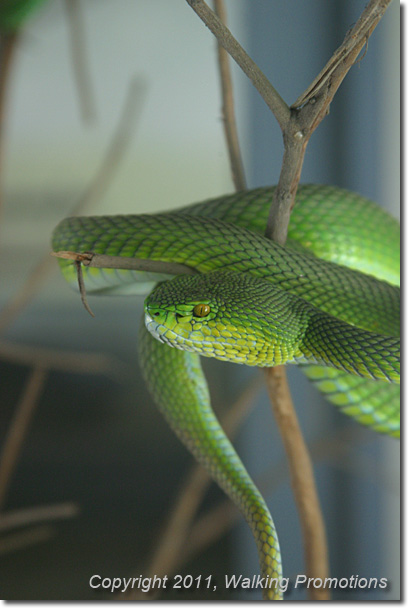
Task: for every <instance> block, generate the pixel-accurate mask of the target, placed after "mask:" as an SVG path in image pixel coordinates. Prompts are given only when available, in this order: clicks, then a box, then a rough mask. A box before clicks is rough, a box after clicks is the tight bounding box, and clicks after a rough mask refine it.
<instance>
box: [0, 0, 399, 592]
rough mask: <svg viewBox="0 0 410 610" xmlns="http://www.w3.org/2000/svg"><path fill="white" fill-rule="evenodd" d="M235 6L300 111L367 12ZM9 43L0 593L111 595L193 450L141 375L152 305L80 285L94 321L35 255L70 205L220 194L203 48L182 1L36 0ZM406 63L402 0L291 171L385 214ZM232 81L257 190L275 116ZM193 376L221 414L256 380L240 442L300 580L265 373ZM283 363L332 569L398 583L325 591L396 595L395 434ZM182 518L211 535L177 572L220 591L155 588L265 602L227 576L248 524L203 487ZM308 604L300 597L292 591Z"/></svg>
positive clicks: (245, 2) (237, 29)
mask: <svg viewBox="0 0 410 610" xmlns="http://www.w3.org/2000/svg"><path fill="white" fill-rule="evenodd" d="M226 5H227V10H228V19H229V26H230V29H231V31H232V32H233V34H234V35H235V36H236V37H237V38H238V40H239V41H240V42H241V44H242V45H243V46H244V47H245V49H246V50H247V51H248V52H249V54H250V55H251V57H252V58H253V59H254V60H255V61H256V62H257V63H258V65H259V66H260V68H261V69H262V70H263V71H264V72H265V74H266V75H267V76H268V77H269V78H270V79H271V80H272V82H273V84H274V86H275V88H276V89H277V90H278V91H279V92H280V94H281V95H282V97H283V98H284V99H285V101H286V102H288V103H292V102H293V101H294V100H295V99H296V98H297V97H298V96H299V95H300V93H301V92H302V91H304V89H305V88H306V87H307V86H308V85H309V83H310V82H311V81H312V80H313V78H314V77H315V76H316V75H317V73H318V72H319V71H320V70H321V68H322V67H323V65H324V64H325V63H326V61H327V60H328V58H329V57H330V55H331V54H332V52H333V51H334V50H335V48H336V47H337V46H338V45H339V44H340V43H341V42H342V40H343V38H344V35H345V33H346V31H347V30H348V29H349V27H351V26H352V25H353V24H354V22H355V21H356V19H357V18H358V17H359V15H360V13H361V11H362V10H363V8H364V5H365V2H364V1H362V0H333V2H327V1H326V0H308V1H305V2H301V1H300V0H276V1H275V2H273V1H271V0H253V1H252V2H251V1H250V0H235V1H233V0H227V2H226ZM11 48H12V60H11V62H10V70H9V78H8V80H7V86H6V96H5V103H4V104H3V105H1V106H3V113H4V119H3V131H4V133H3V137H2V139H1V146H2V151H1V167H0V189H1V195H0V196H1V203H2V206H1V211H0V218H1V223H0V252H1V259H0V260H1V263H0V269H1V293H0V305H1V311H0V332H1V336H0V378H1V384H0V404H1V406H2V408H1V414H0V426H1V429H0V432H1V442H2V447H3V452H4V451H5V449H4V447H6V449H7V456H6V457H7V463H6V464H4V463H3V466H2V467H1V468H0V473H1V474H0V510H1V511H2V512H1V516H0V529H1V532H0V533H1V538H0V561H1V570H0V593H1V597H2V598H4V599H26V600H28V599H32V600H36V599H58V600H72V599H88V600H92V599H101V598H109V597H110V595H109V593H107V592H104V591H102V590H101V589H97V590H93V589H91V588H90V587H89V579H90V577H91V576H92V575H93V574H101V575H102V576H109V577H113V576H120V577H129V576H134V575H137V576H139V575H140V574H144V575H145V574H148V573H149V569H150V566H152V565H153V564H152V560H153V557H154V552H155V549H156V548H157V547H158V542H159V540H160V537H161V534H162V532H163V530H164V527H165V525H166V523H167V520H168V518H169V515H170V513H171V509H172V506H173V504H174V502H175V501H176V499H177V496H178V494H179V493H180V491H181V489H182V488H183V487H184V485H185V484H186V483H185V482H186V477H187V476H188V473H189V472H190V469H191V467H192V465H193V460H192V459H191V457H190V456H189V455H188V453H187V451H186V450H185V449H184V447H183V446H182V445H181V444H180V443H179V441H178V440H177V439H176V438H175V437H174V435H173V433H172V432H171V431H170V430H169V429H168V426H167V424H166V423H165V422H164V421H163V419H162V417H161V415H160V414H159V413H158V412H157V410H156V408H155V405H154V404H153V402H152V401H151V399H150V397H149V396H148V394H147V390H146V388H145V386H144V383H143V381H142V379H141V375H140V373H139V370H138V364H137V357H136V345H137V341H138V337H137V329H138V324H139V319H140V314H141V310H142V305H143V297H128V298H124V297H121V298H113V297H105V298H104V297H98V298H95V297H91V296H90V297H89V302H90V305H91V307H92V309H93V311H94V313H95V318H94V319H92V318H91V317H90V316H89V315H88V313H87V312H86V311H85V310H84V308H83V307H82V305H81V302H80V299H79V296H78V295H77V294H76V293H74V292H72V291H70V289H69V288H68V286H67V285H66V283H65V282H64V280H63V279H62V277H60V275H59V274H58V272H57V263H56V262H55V261H54V260H52V259H51V258H50V257H48V252H49V251H50V245H49V244H50V235H51V232H52V229H53V228H54V226H55V225H56V224H57V223H58V222H59V221H60V220H61V219H62V218H64V217H65V216H67V215H70V214H71V213H73V210H74V211H75V212H76V213H92V214H109V213H125V214H126V213H141V212H154V211H159V210H169V209H172V208H176V207H179V206H181V205H183V204H188V203H191V202H196V201H200V200H202V199H206V198H209V197H213V196H218V195H222V194H225V193H228V192H231V191H232V190H233V185H232V182H231V178H230V169H229V161H228V157H227V152H226V147H225V142H224V138H223V130H222V121H221V101H220V91H219V77H218V72H217V64H216V43H215V40H214V38H213V36H212V35H211V34H210V32H209V31H208V30H207V29H206V28H205V27H204V25H203V24H202V22H200V20H199V19H198V17H197V16H196V15H195V14H194V13H193V11H192V10H191V8H190V7H189V6H188V5H187V4H186V2H184V1H182V0H154V1H152V0H117V2H113V1H110V0H77V1H72V0H71V2H70V1H69V0H67V1H63V0H48V1H44V2H43V3H39V4H38V7H36V10H33V12H32V14H30V15H29V16H28V17H27V19H26V20H25V21H24V24H23V27H22V28H21V31H20V32H19V35H18V37H17V40H16V41H15V43H14V44H11ZM399 53H400V4H399V1H398V0H393V2H392V3H391V5H390V7H389V8H388V10H387V13H386V15H385V17H384V18H383V19H382V21H381V23H380V24H379V25H378V27H377V28H376V30H375V32H374V34H373V35H372V36H371V38H370V40H369V45H368V49H367V53H366V55H365V56H364V58H363V59H362V61H360V62H358V63H357V64H356V65H355V66H354V67H353V69H352V70H351V71H350V73H349V75H348V76H347V78H346V80H345V81H344V82H343V84H342V86H341V88H340V90H339V92H338V93H337V95H336V98H335V100H334V102H333V103H332V105H331V109H330V110H331V112H330V115H329V116H328V117H327V118H326V119H325V120H324V121H323V123H322V125H321V126H320V127H319V129H318V130H317V132H316V133H315V134H314V135H313V137H312V139H311V142H310V144H309V146H308V149H307V154H306V159H305V163H304V167H303V172H302V182H319V183H331V184H335V185H338V186H341V187H346V188H350V189H352V190H355V191H357V192H359V193H361V194H362V195H365V196H367V197H370V198H372V199H374V200H375V201H377V202H378V203H380V204H381V205H383V206H384V207H386V208H387V209H388V210H389V211H390V212H391V213H392V214H393V215H395V216H398V213H399V200H400V199H399V193H400V191H399V182H400V175H399V171H400V170H399V168H400V157H399V154H400V153H399V113H400V94H399V86H400V80H399V79H400V76H399V74H400V66H399ZM78 55H80V59H79V58H78ZM2 73H3V74H4V66H3V72H2ZM233 76H234V88H235V97H236V105H237V115H238V122H239V128H240V137H241V145H242V151H243V155H244V159H245V170H246V176H247V180H248V185H249V187H255V186H260V185H267V184H274V183H275V182H277V179H278V176H279V171H280V166H281V157H282V139H281V134H280V130H279V127H278V126H277V125H276V122H275V120H274V119H273V117H272V116H271V114H270V111H269V110H268V109H267V108H266V107H265V105H264V103H263V101H262V100H261V99H260V98H259V96H258V94H257V93H256V92H255V91H254V90H253V88H252V86H251V84H250V83H249V82H248V80H247V79H246V77H245V76H244V75H243V74H242V73H241V72H240V70H239V69H238V68H237V67H236V66H233ZM79 82H80V85H79ZM81 82H82V85H81ZM44 257H45V260H46V261H47V262H42V261H43V260H44ZM48 259H50V260H48ZM204 366H205V370H206V372H207V374H208V377H209V380H210V385H211V393H212V398H213V404H214V405H215V409H216V410H217V411H218V413H220V414H221V415H223V413H224V411H226V409H228V408H229V406H230V405H232V404H233V403H234V402H235V400H237V399H238V397H239V396H240V395H241V392H242V391H243V390H244V389H246V388H248V390H249V384H251V387H252V388H253V389H252V391H251V394H252V403H253V405H254V406H255V408H254V409H252V412H250V413H249V415H248V416H247V417H246V419H245V420H244V421H243V423H242V425H241V426H240V429H239V431H238V432H237V433H236V436H235V445H236V447H237V448H238V451H239V453H240V455H241V457H242V458H243V460H244V462H245V464H246V466H247V467H248V469H249V471H250V473H251V475H252V477H253V478H254V480H255V481H257V482H258V483H260V485H261V488H262V490H263V493H264V495H265V497H266V499H267V502H268V505H269V507H270V510H271V512H272V514H273V517H274V520H275V523H276V527H277V529H278V531H279V536H280V542H281V547H282V552H283V562H284V574H285V576H288V577H289V578H295V576H296V575H297V574H302V573H304V564H303V549H302V543H301V535H300V526H299V523H298V518H297V514H296V509H295V506H294V502H293V498H292V493H291V489H290V484H289V477H288V473H287V469H286V465H285V462H284V452H283V448H282V444H281V440H280V437H279V436H278V433H277V431H276V426H275V423H274V421H273V418H272V414H271V410H270V405H269V401H268V399H267V395H266V392H265V390H264V388H263V383H262V379H261V377H262V376H261V374H260V373H258V372H257V371H255V370H252V369H250V368H249V369H248V368H245V367H241V368H239V367H237V366H234V365H229V364H225V363H221V362H213V361H208V360H207V361H206V362H205V363H204ZM288 369H289V378H290V382H291V388H292V394H293V397H294V400H295V404H296V407H297V410H298V414H299V416H300V420H301V425H302V428H303V431H304V434H305V436H306V439H307V441H308V442H309V445H310V447H311V451H312V456H313V459H314V465H315V474H316V477H317V484H318V490H319V495H320V499H321V502H322V507H323V512H324V517H325V522H326V527H327V534H328V542H329V554H330V565H331V575H332V576H334V577H339V578H341V577H350V576H351V575H359V576H360V577H367V578H370V577H376V578H381V577H386V578H388V579H389V587H388V588H387V589H385V590H377V589H376V590H359V589H356V590H344V591H334V592H333V593H334V598H335V599H348V600H357V599H362V600H387V599H398V598H399V595H400V529H399V528H400V512H399V511H400V501H399V491H400V490H399V487H400V473H399V468H400V460H399V444H398V442H397V441H395V440H392V439H389V438H384V437H382V436H378V435H376V434H375V433H373V432H371V431H368V430H367V429H364V428H363V429H362V428H361V427H359V425H358V424H356V423H354V422H353V421H350V419H348V418H347V417H345V416H343V415H342V414H340V413H338V412H337V410H336V409H335V408H334V407H332V406H330V405H328V404H325V403H324V402H323V401H322V399H321V398H320V397H319V395H318V394H317V392H316V391H315V390H314V389H313V388H312V387H311V386H310V385H309V383H308V382H307V380H305V378H304V377H303V376H302V375H301V374H300V373H299V371H298V370H297V369H296V368H294V367H288ZM258 375H259V377H258ZM255 379H256V381H255ZM258 379H259V383H258V381H257V380H258ZM16 414H18V416H17V415H16ZM10 429H13V430H14V435H13V436H12V438H13V439H14V440H13V442H11V441H10ZM7 439H8V440H7ZM212 511H216V512H215V515H217V516H216V521H215V520H214V521H212V520H211V522H210V523H211V524H210V525H209V519H208V517H209V515H212V514H214V512H212ZM218 511H219V512H218ZM195 519H196V521H195V523H196V525H198V523H199V524H201V523H202V524H203V525H202V527H201V526H199V530H198V527H197V529H196V530H195V528H194V529H193V530H192V531H191V533H190V535H189V536H188V538H187V539H186V541H185V542H184V544H183V551H182V552H180V553H178V557H177V558H176V559H174V561H173V564H172V571H173V572H175V573H180V574H192V575H193V576H197V575H199V574H202V575H209V574H212V575H213V576H214V578H215V580H216V582H217V584H218V583H219V584H220V586H219V587H218V593H217V594H215V593H212V592H209V591H207V590H204V589H201V590H199V591H197V590H190V591H175V590H174V591H172V590H168V591H166V592H165V593H164V594H163V595H162V598H165V599H184V600H188V599H197V600H199V599H239V598H240V599H245V600H250V599H258V598H259V593H258V592H252V591H243V592H241V591H235V592H232V591H226V590H225V588H224V586H222V585H223V582H224V580H223V579H224V574H243V575H246V576H250V575H253V574H257V573H258V563H257V556H256V550H255V548H254V543H253V539H252V537H251V534H250V532H249V531H248V528H247V526H246V525H245V524H244V523H243V522H242V521H241V519H239V518H238V517H237V514H236V512H235V510H232V509H230V508H229V506H228V507H226V505H225V503H224V496H223V494H222V493H221V492H220V491H219V489H217V488H216V486H215V485H211V486H210V487H209V489H208V491H207V492H206V494H205V498H204V500H203V501H202V503H201V505H200V508H199V513H198V515H197V516H196V518H195ZM200 519H202V521H200ZM217 526H218V527H217ZM219 529H220V532H219ZM198 531H200V532H201V535H202V538H201V537H200V536H198V535H195V532H198ZM215 532H216V534H215ZM154 565H155V564H154ZM170 569H171V568H170ZM169 575H170V576H171V575H172V574H171V573H169ZM304 596H305V593H304V592H303V591H300V590H293V589H292V591H291V594H290V595H289V596H288V598H289V599H295V600H296V599H303V598H304Z"/></svg>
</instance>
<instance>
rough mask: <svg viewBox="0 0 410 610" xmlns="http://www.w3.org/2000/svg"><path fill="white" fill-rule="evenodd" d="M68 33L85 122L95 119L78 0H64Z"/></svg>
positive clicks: (79, 99)
mask: <svg viewBox="0 0 410 610" xmlns="http://www.w3.org/2000/svg"><path fill="white" fill-rule="evenodd" d="M65 8H66V11H67V16H68V26H69V28H68V29H69V35H70V51H71V60H72V68H73V73H74V80H75V83H76V85H77V91H78V101H79V106H80V112H81V115H82V118H83V120H84V121H85V122H87V123H90V122H91V121H93V120H94V119H95V115H96V112H95V100H94V95H93V89H92V87H91V78H90V74H89V70H88V66H87V64H86V58H87V53H86V39H85V30H84V23H83V19H82V15H81V6H80V3H79V0H65Z"/></svg>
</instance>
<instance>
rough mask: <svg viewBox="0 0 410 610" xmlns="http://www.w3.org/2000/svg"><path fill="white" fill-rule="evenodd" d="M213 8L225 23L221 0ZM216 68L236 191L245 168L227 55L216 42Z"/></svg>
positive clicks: (243, 186) (241, 184) (242, 184)
mask: <svg viewBox="0 0 410 610" xmlns="http://www.w3.org/2000/svg"><path fill="white" fill-rule="evenodd" d="M214 9H215V13H216V15H217V16H218V17H219V19H220V20H221V21H222V22H223V23H226V10H225V4H224V2H223V0H214ZM217 46H218V68H219V76H220V81H221V93H222V119H223V124H224V130H225V139H226V145H227V148H228V152H229V159H230V164H231V172H232V180H233V183H234V185H235V189H236V190H237V191H243V190H245V189H246V179H245V170H244V167H243V162H242V157H241V149H240V146H239V137H238V131H237V129H236V120H235V108H234V95H233V86H232V79H231V71H230V69H229V55H228V53H227V52H226V51H225V49H224V48H223V47H222V46H221V44H220V43H218V45H217Z"/></svg>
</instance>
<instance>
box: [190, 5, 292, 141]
mask: <svg viewBox="0 0 410 610" xmlns="http://www.w3.org/2000/svg"><path fill="white" fill-rule="evenodd" d="M186 1H187V2H188V4H189V5H190V7H191V8H193V10H194V11H195V12H196V14H197V15H198V16H199V17H200V18H201V19H202V21H203V22H204V23H205V25H206V26H207V27H208V28H209V29H210V30H211V32H212V34H214V36H215V37H216V38H217V40H218V42H219V44H220V45H221V46H222V47H223V48H224V49H225V50H226V51H228V53H229V54H230V56H231V57H232V59H234V60H235V61H236V63H237V64H238V66H239V67H240V68H242V70H243V71H244V72H245V74H246V76H248V78H249V79H250V80H251V81H252V83H253V85H254V86H255V88H256V89H257V91H259V93H260V94H261V96H262V98H263V100H264V101H265V102H266V104H267V105H268V107H269V108H270V109H271V111H272V112H273V114H274V115H275V117H276V119H277V121H278V123H279V125H280V127H281V129H282V131H283V130H284V129H285V128H286V125H287V123H288V121H289V118H290V109H289V107H288V105H287V104H286V102H285V101H284V100H283V99H282V98H281V96H280V95H279V93H278V92H277V91H276V89H275V88H274V87H273V85H272V84H271V82H270V81H269V80H268V79H267V78H266V76H265V75H264V73H263V72H262V70H261V69H260V68H259V66H257V65H256V64H255V62H254V61H253V60H252V59H251V58H250V57H249V55H248V54H247V53H246V51H245V49H244V48H243V47H242V46H241V45H240V44H239V42H238V41H237V40H236V38H234V37H233V36H232V34H231V32H230V31H229V30H228V28H227V27H226V26H225V25H224V24H223V23H222V21H221V20H220V19H219V17H217V15H215V13H214V12H213V11H212V10H211V9H210V8H209V6H208V5H207V4H206V3H205V2H204V0H186Z"/></svg>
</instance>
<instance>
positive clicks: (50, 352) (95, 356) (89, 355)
mask: <svg viewBox="0 0 410 610" xmlns="http://www.w3.org/2000/svg"><path fill="white" fill-rule="evenodd" d="M0 360H3V361H6V362H11V363H13V364H19V365H22V366H29V367H36V366H38V367H41V368H43V369H47V370H52V371H64V372H67V373H79V374H104V375H107V376H108V377H110V378H112V379H115V380H117V381H118V380H121V379H124V377H125V375H128V374H129V373H130V372H131V369H130V368H128V367H127V365H126V364H125V363H123V362H122V361H121V360H119V359H117V358H115V357H114V356H106V355H105V354H99V353H96V352H76V351H71V350H70V351H69V350H67V351H62V350H61V349H53V348H47V347H37V346H33V345H25V344H23V343H15V342H12V341H7V340H6V339H1V340H0Z"/></svg>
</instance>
